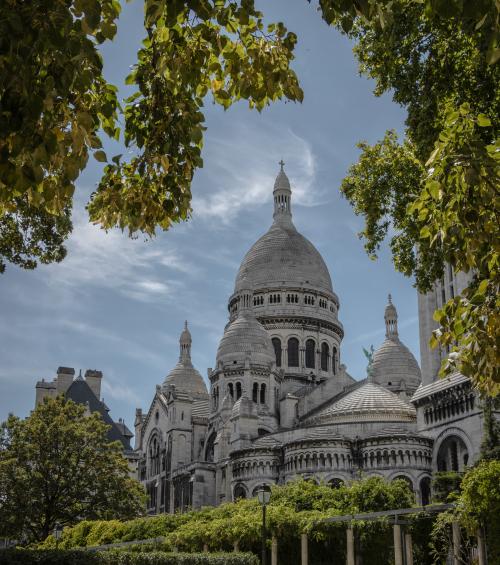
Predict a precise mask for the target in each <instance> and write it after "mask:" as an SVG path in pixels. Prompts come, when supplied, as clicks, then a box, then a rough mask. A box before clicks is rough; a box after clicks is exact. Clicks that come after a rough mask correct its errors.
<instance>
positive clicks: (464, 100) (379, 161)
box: [332, 0, 500, 394]
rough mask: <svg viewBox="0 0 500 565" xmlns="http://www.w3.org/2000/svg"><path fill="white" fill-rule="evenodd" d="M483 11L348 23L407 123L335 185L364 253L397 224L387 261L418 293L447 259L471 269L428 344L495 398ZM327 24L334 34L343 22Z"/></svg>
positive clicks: (490, 69)
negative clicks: (359, 225)
mask: <svg viewBox="0 0 500 565" xmlns="http://www.w3.org/2000/svg"><path fill="white" fill-rule="evenodd" d="M479 4H480V6H479V7H477V10H476V9H472V8H471V9H467V10H466V9H465V5H461V8H460V10H458V8H457V4H456V3H453V7H450V8H449V10H448V12H449V13H448V14H446V11H444V12H443V11H442V10H440V9H439V8H438V7H437V6H438V4H436V3H425V2H424V3H422V2H416V1H413V0H397V1H395V2H391V3H387V4H385V3H383V2H376V3H374V4H371V3H370V6H371V7H373V6H374V5H377V6H379V7H380V10H381V14H379V16H380V17H375V16H374V15H373V14H372V16H373V17H372V19H367V17H358V18H355V19H354V20H353V22H352V25H351V26H348V33H349V35H350V36H351V37H352V38H354V39H355V40H356V41H357V44H356V47H355V52H356V55H357V57H358V59H359V61H360V70H361V72H363V73H365V74H368V75H369V76H370V77H372V78H373V79H375V81H376V89H375V93H376V94H378V95H380V94H382V93H383V92H387V91H390V92H392V94H393V97H394V100H395V101H396V102H398V103H399V104H401V105H403V106H404V107H405V108H406V109H407V111H408V117H407V121H406V124H407V131H406V135H407V139H406V140H405V141H404V142H403V143H402V144H398V142H397V138H396V135H395V134H394V133H393V132H388V133H387V134H386V136H385V138H384V139H383V141H381V142H380V143H378V144H375V145H374V146H372V147H371V146H369V145H367V144H366V143H364V144H360V148H361V150H362V154H361V157H360V159H359V161H358V163H356V164H355V165H353V166H352V167H351V169H350V171H349V175H348V176H347V177H346V178H345V179H344V181H343V184H342V188H341V190H342V192H343V193H344V195H345V196H346V197H347V198H348V200H349V201H350V202H351V203H352V204H353V206H354V207H355V210H356V212H357V213H358V214H362V215H364V216H365V220H366V224H365V229H364V231H363V232H362V233H361V236H362V237H363V238H365V240H366V249H367V251H368V252H369V254H370V255H372V256H374V255H375V253H376V251H377V249H378V248H379V246H380V245H381V243H382V241H383V240H384V238H385V237H386V235H387V233H388V229H389V227H390V226H391V225H392V226H393V228H394V229H395V231H396V234H395V235H394V236H393V237H392V238H391V248H392V253H393V258H394V263H395V266H396V268H397V269H398V270H400V271H401V272H403V273H404V274H406V275H413V276H415V280H416V286H417V287H418V289H419V290H420V291H422V292H425V291H427V290H429V289H430V288H431V286H432V284H433V283H434V281H436V280H439V279H440V278H441V277H442V276H443V272H444V267H445V263H446V262H447V263H449V264H450V265H452V266H453V268H454V269H455V271H463V272H465V273H469V272H472V273H473V275H474V276H473V279H472V282H471V284H470V285H469V287H468V288H467V289H466V291H465V292H464V293H463V295H461V296H457V297H455V298H454V299H452V300H450V301H449V302H448V303H447V304H446V305H445V306H444V307H443V308H442V309H441V310H439V311H438V312H437V313H436V319H437V320H438V322H439V324H440V326H441V327H440V329H439V331H437V332H435V333H434V336H433V341H432V345H434V346H437V345H439V346H441V347H443V348H446V349H452V353H451V355H450V356H449V357H448V358H447V359H446V361H445V362H444V364H443V367H442V373H443V374H449V373H451V372H454V371H460V372H462V373H463V374H465V375H468V376H470V377H472V378H473V380H474V382H475V384H476V386H477V387H479V388H480V389H481V390H483V391H484V392H486V393H488V394H497V393H498V392H499V391H500V371H499V366H500V363H499V361H500V357H499V355H500V354H499V348H498V335H499V329H500V318H499V315H498V311H499V306H500V303H499V299H498V296H499V290H500V288H499V286H500V275H499V272H498V264H499V258H498V256H499V248H498V243H497V242H498V241H500V233H499V225H500V222H499V215H500V214H499V191H498V186H499V184H500V183H499V166H498V160H499V154H500V152H499V150H498V149H499V142H498V126H499V122H498V116H499V115H500V89H499V88H498V84H499V80H498V78H499V67H498V65H495V64H492V63H493V59H495V57H496V55H495V56H493V59H492V51H491V49H493V50H494V49H495V48H494V47H492V43H491V42H492V34H491V30H492V29H493V28H495V29H496V27H495V26H497V27H498V8H497V7H495V6H493V3H490V2H482V3H479ZM439 5H440V6H441V5H442V4H439ZM450 6H451V5H450ZM385 9H387V10H388V12H387V14H385V16H384V10H385ZM480 13H482V14H483V16H484V17H482V18H479V19H478V20H477V22H476V25H475V26H474V27H472V26H471V22H473V21H476V17H477V16H478V15H479V14H480ZM384 18H385V19H384ZM381 19H382V20H384V22H383V23H382V22H381ZM332 21H333V23H335V24H336V25H338V26H340V27H341V28H342V25H343V23H344V20H342V18H340V17H337V16H336V17H334V18H333V19H332ZM487 21H488V22H489V24H486V22H487ZM492 26H493V28H492ZM417 250H418V252H417Z"/></svg>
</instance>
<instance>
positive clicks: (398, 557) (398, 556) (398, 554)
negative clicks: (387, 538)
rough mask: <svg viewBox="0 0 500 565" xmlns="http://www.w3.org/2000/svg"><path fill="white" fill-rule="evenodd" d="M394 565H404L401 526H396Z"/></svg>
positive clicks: (394, 527) (394, 528)
mask: <svg viewBox="0 0 500 565" xmlns="http://www.w3.org/2000/svg"><path fill="white" fill-rule="evenodd" d="M393 531H394V564H395V565H403V551H402V547H401V526H400V525H399V524H394V526H393Z"/></svg>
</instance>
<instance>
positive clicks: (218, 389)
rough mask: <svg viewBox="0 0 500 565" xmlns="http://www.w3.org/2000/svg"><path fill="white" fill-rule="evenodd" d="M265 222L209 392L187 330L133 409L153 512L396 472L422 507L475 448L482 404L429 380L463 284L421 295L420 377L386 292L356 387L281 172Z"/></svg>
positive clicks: (455, 386)
mask: <svg viewBox="0 0 500 565" xmlns="http://www.w3.org/2000/svg"><path fill="white" fill-rule="evenodd" d="M273 196H274V214H273V223H272V225H271V227H270V228H269V230H268V231H267V232H266V233H265V234H264V235H263V236H262V237H261V238H259V239H258V240H257V242H256V243H255V244H254V245H253V246H252V247H251V248H250V250H249V251H248V253H247V254H246V256H245V258H244V259H243V262H242V264H241V266H240V269H239V271H238V273H237V277H236V282H235V288H234V292H233V293H232V295H231V296H230V297H229V301H228V311H229V320H228V323H227V325H226V327H225V330H224V335H223V337H222V339H221V342H220V344H219V348H218V351H217V355H216V362H215V367H214V368H213V369H208V374H207V376H208V383H209V389H207V387H206V385H205V383H204V381H203V379H202V377H201V375H200V373H199V372H198V371H197V370H196V369H195V368H194V367H193V365H192V363H191V335H190V333H189V330H188V329H187V324H186V327H185V328H184V330H183V332H182V334H181V338H180V358H179V363H178V364H177V365H176V367H175V368H174V369H173V370H172V371H171V372H170V373H169V375H168V376H167V377H166V379H165V381H164V383H163V385H162V386H158V387H157V390H156V394H155V396H154V398H153V401H152V403H151V406H150V408H149V410H148V413H147V414H146V415H144V414H143V413H142V411H141V410H140V409H138V410H137V414H136V421H135V432H136V445H135V449H136V452H137V454H138V457H139V459H140V462H139V478H140V480H141V481H142V482H143V483H144V484H145V486H146V488H147V491H148V494H149V503H148V510H149V512H150V513H157V512H174V511H177V510H181V511H182V510H185V509H186V508H189V507H192V508H200V507H201V506H203V505H216V504H220V503H222V502H224V501H229V500H234V499H235V498H238V497H250V496H254V495H255V492H256V490H257V489H258V488H260V487H262V485H271V484H283V483H286V482H287V481H291V480H294V479H295V478H297V477H303V478H305V479H308V480H313V481H316V482H320V481H321V482H325V483H328V484H330V485H332V487H335V486H338V485H339V484H340V483H341V482H346V481H349V480H352V479H355V478H358V477H361V476H372V475H373V476H382V477H385V478H386V479H388V480H393V479H395V478H404V479H405V480H407V481H408V482H409V484H410V485H411V487H412V488H413V490H414V491H415V492H416V494H417V498H418V500H419V501H420V502H423V503H427V502H428V501H429V496H430V480H431V476H432V472H433V471H436V470H438V469H457V470H462V469H463V468H464V467H465V466H466V465H468V464H470V463H473V462H474V461H475V460H476V459H477V457H478V453H479V445H480V443H481V436H482V416H481V407H480V402H479V399H478V398H477V396H476V395H475V393H474V392H473V391H472V390H471V387H470V382H469V381H468V379H466V378H465V377H463V376H462V375H455V376H453V377H451V378H450V379H446V380H437V370H438V367H439V359H440V357H441V356H442V355H444V354H446V352H441V353H440V352H437V353H434V352H431V351H430V350H429V349H428V347H427V345H426V344H427V343H428V338H429V337H430V332H431V331H432V329H433V328H434V325H433V324H434V322H433V321H432V313H433V311H434V309H435V307H436V306H439V305H440V303H441V302H440V301H443V300H445V299H446V297H447V296H449V295H450V293H452V292H460V285H462V288H463V286H464V284H465V283H464V280H465V279H464V278H463V277H462V276H461V275H460V276H458V277H457V276H455V275H454V274H453V273H452V272H451V271H449V272H448V274H447V277H445V279H444V280H443V281H441V282H439V283H438V284H437V285H436V288H435V290H434V291H433V292H432V293H429V294H427V295H425V296H423V295H421V296H419V317H420V333H421V342H422V343H423V345H422V367H423V371H422V374H421V371H420V368H419V365H418V363H417V361H416V359H415V358H414V356H413V355H412V353H411V352H410V350H409V349H408V348H407V347H406V346H405V345H404V343H403V342H402V341H401V340H400V336H399V333H398V319H397V311H396V307H395V306H394V304H393V303H392V299H391V297H390V296H389V303H388V304H387V306H386V309H385V315H384V322H385V327H386V339H385V341H384V342H383V343H382V344H381V346H380V347H379V349H377V351H375V352H372V354H371V355H368V356H369V366H368V371H367V373H368V374H367V378H365V379H363V380H361V381H356V380H354V379H353V378H352V377H351V376H350V375H349V373H348V372H347V369H346V367H345V365H343V364H342V363H341V342H342V339H343V336H344V331H343V327H342V324H341V322H340V321H339V319H338V313H339V308H340V301H339V298H338V296H337V295H336V294H335V292H334V290H333V286H332V282H331V278H330V273H329V271H328V268H327V266H326V265H325V263H324V261H323V259H322V257H321V255H320V254H319V253H318V251H317V250H316V249H315V248H314V246H313V245H312V243H311V242H309V241H308V240H307V239H306V238H305V237H304V236H302V235H301V234H300V233H299V232H298V231H297V229H296V228H295V226H294V224H293V221H292V213H291V209H292V206H291V204H292V191H291V188H290V182H289V180H288V178H287V176H286V174H285V172H284V170H283V166H282V167H281V171H280V172H279V174H278V176H277V178H276V182H275V185H274V191H273Z"/></svg>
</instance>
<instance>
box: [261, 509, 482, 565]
mask: <svg viewBox="0 0 500 565" xmlns="http://www.w3.org/2000/svg"><path fill="white" fill-rule="evenodd" d="M453 507H454V505H453V504H433V505H428V506H416V507H414V508H399V509H396V510H384V511H381V512H367V513H364V514H345V515H343V516H332V517H331V518H325V519H324V520H321V521H320V522H318V524H322V523H323V524H324V523H332V522H346V523H347V524H348V526H347V530H346V535H347V565H355V555H354V529H353V522H356V521H357V520H363V521H368V520H384V519H387V520H389V521H390V523H392V525H393V535H394V561H395V565H413V547H412V539H411V533H410V532H404V526H405V525H408V524H409V523H410V522H409V521H407V520H405V519H404V517H405V516H415V515H417V514H433V513H439V512H444V511H445V510H449V509H450V508H453ZM452 533H453V551H452V555H453V561H452V563H453V565H461V563H462V561H461V559H460V547H461V540H460V525H459V524H458V522H453V524H452ZM273 542H274V543H273V544H272V551H271V565H278V555H277V543H276V540H273ZM477 542H478V544H477V545H478V560H479V565H486V547H485V540H484V535H483V532H482V530H479V531H478V532H477ZM301 565H308V538H307V534H302V536H301Z"/></svg>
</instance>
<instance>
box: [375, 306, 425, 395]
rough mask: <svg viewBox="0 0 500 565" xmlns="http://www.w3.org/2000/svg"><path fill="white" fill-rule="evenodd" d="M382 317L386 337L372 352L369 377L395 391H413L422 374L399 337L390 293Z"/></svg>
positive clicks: (395, 313)
mask: <svg viewBox="0 0 500 565" xmlns="http://www.w3.org/2000/svg"><path fill="white" fill-rule="evenodd" d="M384 319H385V326H386V334H385V336H386V339H385V341H384V342H383V343H382V345H381V346H380V347H379V348H378V349H377V351H375V353H374V354H373V359H372V362H371V377H372V379H373V381H374V382H375V383H378V384H380V385H383V386H385V387H389V388H390V389H391V390H394V391H395V392H396V391H397V392H403V391H404V390H408V391H409V392H414V391H415V390H416V389H417V388H418V386H419V385H420V383H421V381H422V375H421V373H420V367H419V366H418V363H417V360H416V359H415V357H414V355H413V353H412V352H411V351H410V350H409V349H408V348H407V347H406V345H404V344H403V343H402V342H401V341H400V339H399V336H398V324H397V320H398V314H397V311H396V307H395V306H394V304H393V303H392V299H391V295H389V303H388V305H387V307H386V309H385V315H384Z"/></svg>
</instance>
